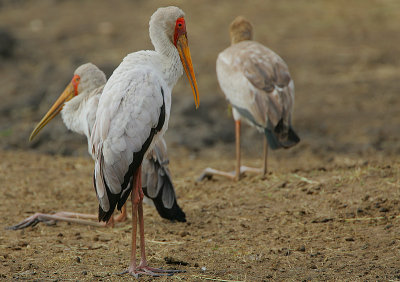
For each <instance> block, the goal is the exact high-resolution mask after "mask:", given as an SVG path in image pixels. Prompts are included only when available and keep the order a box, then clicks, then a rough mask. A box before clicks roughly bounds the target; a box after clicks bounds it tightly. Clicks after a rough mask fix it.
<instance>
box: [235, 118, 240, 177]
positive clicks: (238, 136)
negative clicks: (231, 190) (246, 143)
mask: <svg viewBox="0 0 400 282" xmlns="http://www.w3.org/2000/svg"><path fill="white" fill-rule="evenodd" d="M235 139H236V172H235V180H236V181H239V180H240V120H236V121H235Z"/></svg>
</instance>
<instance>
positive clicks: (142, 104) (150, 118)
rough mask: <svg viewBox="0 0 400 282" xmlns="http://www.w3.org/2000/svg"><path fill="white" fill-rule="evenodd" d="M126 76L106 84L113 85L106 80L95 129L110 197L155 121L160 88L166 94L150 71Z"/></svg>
mask: <svg viewBox="0 0 400 282" xmlns="http://www.w3.org/2000/svg"><path fill="white" fill-rule="evenodd" d="M129 73H130V75H129V76H128V77H127V76H126V74H125V79H123V80H114V83H113V84H111V85H108V84H109V83H110V82H113V80H111V78H110V80H109V82H108V83H107V85H106V87H105V89H104V92H103V94H102V96H101V98H100V102H99V109H98V112H97V121H96V123H97V125H96V128H95V130H97V129H98V126H99V125H101V126H102V128H101V130H102V132H101V134H99V136H100V140H101V142H102V144H103V147H102V154H103V158H104V165H103V167H102V168H103V175H104V179H105V181H106V182H107V185H108V187H109V189H110V191H111V192H112V193H114V194H118V193H120V192H121V184H122V183H123V182H124V176H125V174H126V173H127V171H128V169H129V165H130V164H131V163H132V161H133V155H134V153H135V152H139V151H140V150H141V149H142V146H143V144H144V143H145V142H146V140H147V139H148V138H149V136H150V132H151V129H152V128H155V127H156V126H157V124H158V122H159V118H160V111H161V107H162V105H163V99H164V97H163V95H162V93H161V89H165V90H164V91H169V90H168V88H167V86H166V84H165V83H164V82H163V80H162V79H161V78H160V77H159V76H158V75H157V74H156V73H154V72H150V71H146V70H143V69H140V70H138V69H136V70H133V71H130V72H129ZM169 95H170V94H169ZM169 108H170V107H168V111H169ZM168 116H169V113H168ZM166 122H168V120H167V121H166ZM107 129H108V130H107ZM94 134H95V133H94Z"/></svg>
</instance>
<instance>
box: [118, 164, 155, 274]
mask: <svg viewBox="0 0 400 282" xmlns="http://www.w3.org/2000/svg"><path fill="white" fill-rule="evenodd" d="M133 181H135V182H134V183H132V187H133V190H132V194H131V199H132V250H131V263H130V265H129V268H128V270H127V271H125V272H123V273H130V274H131V275H133V276H135V277H136V278H138V277H139V275H142V274H144V275H151V276H159V274H157V273H154V272H152V271H148V270H147V269H146V268H145V267H142V264H140V265H139V267H137V265H136V234H137V217H138V211H139V210H140V213H139V223H140V226H141V228H140V231H141V233H140V234H141V236H140V237H141V238H140V239H141V240H142V237H143V240H144V234H143V236H142V230H143V225H144V223H143V207H142V205H141V203H142V200H143V197H144V195H143V191H142V186H141V185H142V180H141V167H139V169H138V170H137V171H136V172H135V175H134V177H133V179H132V182H133ZM139 206H140V207H141V208H140V209H139ZM140 248H141V251H142V249H143V251H142V253H143V252H145V250H144V245H143V246H142V244H140ZM142 259H143V257H142ZM144 260H146V255H145V256H144ZM141 262H142V261H141Z"/></svg>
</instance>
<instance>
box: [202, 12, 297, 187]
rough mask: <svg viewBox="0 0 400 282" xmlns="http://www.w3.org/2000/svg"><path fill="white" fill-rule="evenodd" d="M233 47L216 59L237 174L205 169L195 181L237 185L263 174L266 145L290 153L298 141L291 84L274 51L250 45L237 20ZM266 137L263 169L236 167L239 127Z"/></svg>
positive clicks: (249, 34)
mask: <svg viewBox="0 0 400 282" xmlns="http://www.w3.org/2000/svg"><path fill="white" fill-rule="evenodd" d="M230 37H231V46H230V47H228V48H226V49H225V50H224V51H222V52H221V53H220V54H219V55H218V58H217V76H218V82H219V85H220V87H221V89H222V91H223V92H224V94H225V96H226V98H227V99H228V101H229V102H230V104H231V105H232V112H233V118H234V120H235V131H236V134H235V135H236V169H235V172H233V173H229V172H224V171H219V170H216V169H212V168H206V169H205V170H204V172H203V174H202V175H201V176H200V178H199V180H202V179H204V178H210V177H212V175H220V176H225V177H228V178H231V179H235V180H239V178H240V176H241V174H242V173H244V172H246V171H249V172H261V171H262V173H263V175H265V174H266V172H267V155H268V145H269V146H270V147H271V149H278V148H289V147H292V146H294V145H296V144H297V143H298V142H299V141H300V139H299V137H298V136H297V134H296V133H295V132H294V130H293V129H292V126H291V118H292V110H293V104H294V83H293V80H292V78H291V77H290V74H289V70H288V67H287V65H286V63H285V62H284V61H283V60H282V59H281V57H279V56H278V55H277V54H275V53H274V52H273V51H271V50H270V49H268V48H267V47H265V46H263V45H262V44H260V43H258V42H256V41H253V40H252V39H253V27H252V25H251V23H250V22H249V21H247V20H246V19H245V18H243V17H241V16H239V17H237V18H236V19H235V20H234V21H233V22H232V23H231V25H230ZM241 121H245V122H247V123H248V124H250V125H251V126H253V127H255V128H256V129H257V130H259V131H261V132H263V133H264V165H263V168H262V169H257V168H250V167H246V166H240V123H241Z"/></svg>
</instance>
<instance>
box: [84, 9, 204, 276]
mask: <svg viewBox="0 0 400 282" xmlns="http://www.w3.org/2000/svg"><path fill="white" fill-rule="evenodd" d="M149 33H150V39H151V42H152V43H153V45H154V48H155V50H152V51H139V52H135V53H131V54H128V55H127V56H126V57H125V58H124V60H123V61H122V63H121V64H120V65H119V66H118V67H117V68H116V69H115V71H114V73H113V74H112V75H111V77H110V78H109V80H108V81H107V83H106V85H105V87H104V90H103V93H102V95H101V97H100V100H99V106H98V109H97V113H96V122H95V125H94V127H93V132H92V135H91V142H92V146H93V147H92V148H93V153H94V156H95V169H94V185H95V189H96V194H97V198H98V200H99V220H100V221H107V220H108V219H109V218H110V217H111V216H112V213H113V211H114V209H115V207H116V206H117V207H118V209H121V207H122V206H123V205H124V203H125V201H126V200H127V198H128V196H129V194H132V197H131V199H132V229H133V230H132V250H131V262H130V265H129V267H128V269H127V271H126V273H130V274H131V275H134V276H136V277H137V276H138V275H141V274H147V275H152V276H158V275H170V274H172V273H173V272H175V271H173V270H163V269H157V268H152V267H150V266H148V263H147V260H146V251H145V240H144V222H143V206H142V201H143V196H144V195H143V190H142V186H141V183H142V181H141V165H142V161H143V159H144V158H145V157H146V155H147V152H148V151H149V149H151V148H152V146H153V144H154V142H155V140H158V139H159V138H160V136H162V135H163V134H164V132H165V131H166V129H167V127H168V120H169V115H170V109H171V91H172V88H173V87H174V85H175V84H176V82H177V80H178V79H179V77H180V76H181V75H182V74H183V70H185V72H186V75H187V77H188V79H189V81H190V84H191V87H192V91H193V95H194V100H195V104H196V108H197V107H198V106H199V96H198V89H197V82H196V78H195V75H194V71H193V65H192V59H191V56H190V50H189V46H188V40H187V33H186V24H185V19H184V12H183V11H182V10H181V9H179V8H177V7H173V6H171V7H165V8H159V9H158V10H157V11H156V12H155V13H154V14H153V15H152V16H151V19H150V28H149ZM137 217H139V227H140V228H139V229H140V250H141V261H140V263H139V265H137V264H136V233H137V232H136V231H137Z"/></svg>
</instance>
